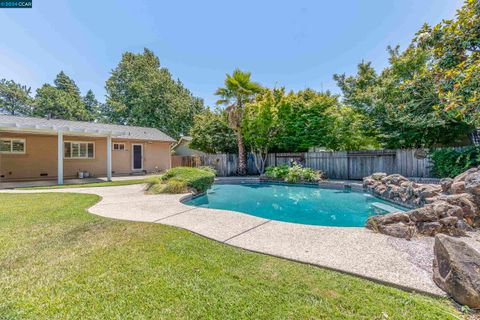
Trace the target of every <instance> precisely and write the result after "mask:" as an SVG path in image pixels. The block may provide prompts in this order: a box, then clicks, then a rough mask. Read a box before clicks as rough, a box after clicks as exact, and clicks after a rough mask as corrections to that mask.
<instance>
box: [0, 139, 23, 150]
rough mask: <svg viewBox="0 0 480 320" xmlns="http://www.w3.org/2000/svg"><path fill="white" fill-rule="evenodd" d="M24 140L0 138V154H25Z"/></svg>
mask: <svg viewBox="0 0 480 320" xmlns="http://www.w3.org/2000/svg"><path fill="white" fill-rule="evenodd" d="M25 149H26V148H25V139H8V138H0V153H13V154H24V153H25Z"/></svg>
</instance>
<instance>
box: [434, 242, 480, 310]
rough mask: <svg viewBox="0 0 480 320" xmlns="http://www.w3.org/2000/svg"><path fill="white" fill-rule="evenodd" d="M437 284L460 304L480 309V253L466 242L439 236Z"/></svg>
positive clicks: (436, 258)
mask: <svg viewBox="0 0 480 320" xmlns="http://www.w3.org/2000/svg"><path fill="white" fill-rule="evenodd" d="M433 281H435V283H436V284H437V285H438V286H439V287H440V288H441V289H442V290H444V291H445V292H446V293H447V294H449V295H450V296H451V297H452V298H453V299H455V300H456V301H457V302H458V303H460V304H462V305H467V306H469V307H470V308H480V253H479V252H478V251H476V250H475V249H473V248H472V247H470V246H468V245H467V244H466V243H465V242H463V241H460V240H457V239H454V238H452V237H449V236H446V235H442V234H439V235H437V236H436V237H435V245H434V260H433Z"/></svg>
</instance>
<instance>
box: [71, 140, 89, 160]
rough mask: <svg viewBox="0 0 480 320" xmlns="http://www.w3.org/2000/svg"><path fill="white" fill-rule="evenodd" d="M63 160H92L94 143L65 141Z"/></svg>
mask: <svg viewBox="0 0 480 320" xmlns="http://www.w3.org/2000/svg"><path fill="white" fill-rule="evenodd" d="M63 153H64V158H65V159H93V158H95V142H81V141H65V142H64V150H63Z"/></svg>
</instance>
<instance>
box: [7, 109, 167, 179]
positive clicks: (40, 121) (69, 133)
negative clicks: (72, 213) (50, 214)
mask: <svg viewBox="0 0 480 320" xmlns="http://www.w3.org/2000/svg"><path fill="white" fill-rule="evenodd" d="M174 142H175V140H174V139H172V138H171V137H169V136H168V135H166V134H165V133H163V132H161V131H160V130H157V129H153V128H144V127H132V126H122V125H111V124H100V123H90V122H81V121H67V120H59V119H44V118H32V117H19V116H9V115H0V182H7V181H21V180H46V179H57V180H58V183H59V184H62V183H63V179H64V178H73V177H77V176H78V172H88V173H89V174H90V175H91V176H95V177H102V176H105V177H107V178H108V179H109V180H110V179H111V177H112V175H128V174H135V173H151V172H159V171H164V170H166V169H169V168H170V167H171V157H170V147H171V145H172V143H174Z"/></svg>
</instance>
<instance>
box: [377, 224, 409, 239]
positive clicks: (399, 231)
mask: <svg viewBox="0 0 480 320" xmlns="http://www.w3.org/2000/svg"><path fill="white" fill-rule="evenodd" d="M378 231H380V232H381V233H383V234H388V235H391V236H393V237H397V238H405V239H411V238H412V237H413V236H414V235H415V227H413V226H410V225H408V224H405V223H403V222H398V223H394V224H387V225H384V224H382V225H379V226H378Z"/></svg>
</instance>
